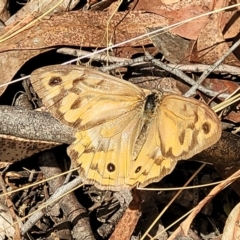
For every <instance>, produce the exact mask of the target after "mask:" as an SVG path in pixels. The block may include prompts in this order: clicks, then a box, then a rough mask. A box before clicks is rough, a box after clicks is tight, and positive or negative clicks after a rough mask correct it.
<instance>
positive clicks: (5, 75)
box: [0, 49, 51, 95]
mask: <svg viewBox="0 0 240 240" xmlns="http://www.w3.org/2000/svg"><path fill="white" fill-rule="evenodd" d="M49 50H51V49H37V50H21V51H19V50H13V51H6V52H3V53H1V54H0V62H1V63H2V64H3V65H2V68H1V71H0V84H1V85H2V84H5V83H8V82H10V81H11V80H12V78H13V77H14V76H15V74H16V73H17V71H18V70H19V69H20V68H21V67H22V66H23V65H24V63H26V62H27V61H28V60H29V59H31V58H33V57H35V56H37V55H39V54H41V53H44V52H47V51H49ZM3 66H4V67H3ZM6 88H7V86H3V87H1V88H0V95H2V93H3V92H4V91H5V90H6Z"/></svg>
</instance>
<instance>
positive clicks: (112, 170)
mask: <svg viewBox="0 0 240 240" xmlns="http://www.w3.org/2000/svg"><path fill="white" fill-rule="evenodd" d="M115 169H116V168H115V165H114V164H112V163H109V164H108V165H107V170H108V171H109V172H114V171H115Z"/></svg>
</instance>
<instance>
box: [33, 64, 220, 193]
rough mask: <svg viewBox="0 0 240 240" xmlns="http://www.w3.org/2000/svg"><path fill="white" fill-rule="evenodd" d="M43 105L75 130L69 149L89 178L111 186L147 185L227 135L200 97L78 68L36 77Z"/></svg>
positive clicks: (62, 68)
mask: <svg viewBox="0 0 240 240" xmlns="http://www.w3.org/2000/svg"><path fill="white" fill-rule="evenodd" d="M31 83H32V85H33V87H34V89H35V91H36V92H37V93H38V95H39V96H40V98H42V101H43V103H44V105H45V106H46V107H47V108H48V109H49V111H50V112H51V113H52V115H53V116H54V117H55V118H57V119H58V120H59V121H61V122H63V123H64V124H67V125H69V126H71V127H73V128H75V130H76V132H75V139H76V140H75V141H74V142H73V143H72V144H71V145H70V146H69V147H68V150H67V151H68V155H69V156H70V158H71V159H72V161H73V163H74V164H75V166H79V174H80V176H81V177H82V179H83V182H84V183H85V184H94V185H95V186H96V187H98V188H100V189H104V190H114V191H116V190H121V189H125V188H132V187H134V186H136V185H139V186H146V185H147V184H149V183H151V182H154V181H158V180H160V179H161V178H163V177H164V176H165V175H167V174H169V173H170V172H171V171H172V169H173V168H174V167H175V165H176V162H177V160H180V159H188V158H190V157H192V156H193V155H195V154H197V153H199V152H201V151H202V150H204V149H206V148H207V147H209V146H211V145H213V144H214V143H215V142H216V141H217V140H218V139H219V138H220V136H221V125H220V121H219V119H218V117H217V116H216V115H215V113H214V112H213V111H212V110H211V109H210V108H209V107H208V106H206V105H205V104H203V103H200V102H199V101H197V100H195V99H190V98H184V97H182V96H178V95H166V94H164V93H161V92H158V91H148V90H143V89H141V88H138V87H137V86H135V85H133V84H131V83H129V82H126V81H123V80H120V79H118V78H116V77H112V76H110V75H107V74H104V73H101V72H98V71H97V70H94V69H88V68H84V67H79V66H61V65H54V66H48V67H44V68H40V69H38V70H36V71H34V72H33V73H32V75H31Z"/></svg>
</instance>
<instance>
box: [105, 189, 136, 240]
mask: <svg viewBox="0 0 240 240" xmlns="http://www.w3.org/2000/svg"><path fill="white" fill-rule="evenodd" d="M132 197H133V200H132V201H131V203H130V204H129V207H128V208H127V210H126V211H125V213H124V215H123V216H122V218H121V220H120V221H119V223H118V224H117V225H116V227H115V230H114V232H113V233H112V235H111V237H110V238H109V240H118V239H119V236H121V240H128V239H130V238H131V236H132V233H133V231H134V229H135V227H136V225H137V222H138V219H139V218H140V216H141V196H140V192H139V191H138V190H136V189H133V191H132Z"/></svg>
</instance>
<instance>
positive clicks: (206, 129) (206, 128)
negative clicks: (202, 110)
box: [202, 122, 211, 134]
mask: <svg viewBox="0 0 240 240" xmlns="http://www.w3.org/2000/svg"><path fill="white" fill-rule="evenodd" d="M202 130H203V132H204V133H205V134H208V133H209V132H210V130H211V125H210V124H209V123H206V122H205V123H204V124H203V125H202Z"/></svg>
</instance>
